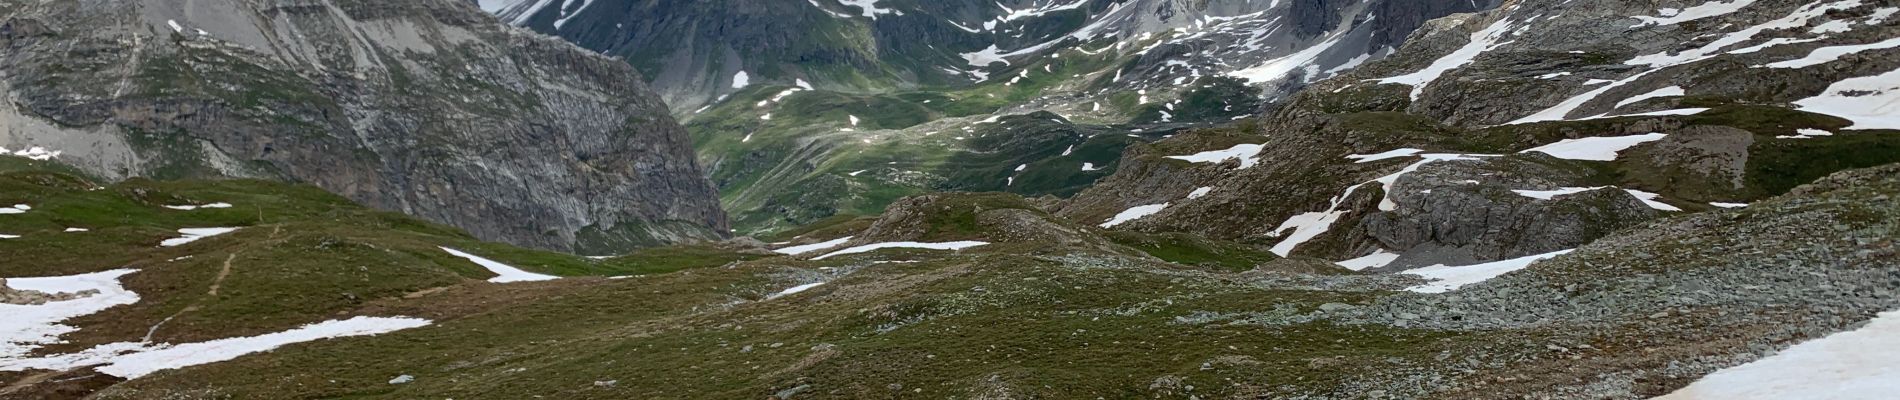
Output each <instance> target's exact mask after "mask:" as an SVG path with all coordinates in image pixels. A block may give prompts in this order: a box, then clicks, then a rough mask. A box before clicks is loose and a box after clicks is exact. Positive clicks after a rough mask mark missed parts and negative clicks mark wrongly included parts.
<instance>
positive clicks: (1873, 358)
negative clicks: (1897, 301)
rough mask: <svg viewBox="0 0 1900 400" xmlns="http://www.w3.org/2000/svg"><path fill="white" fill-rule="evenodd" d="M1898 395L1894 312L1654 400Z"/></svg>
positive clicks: (1898, 328)
mask: <svg viewBox="0 0 1900 400" xmlns="http://www.w3.org/2000/svg"><path fill="white" fill-rule="evenodd" d="M1895 393H1900V311H1888V312H1884V313H1880V314H1879V315H1877V316H1875V317H1874V319H1873V320H1872V321H1868V322H1867V325H1866V326H1863V327H1861V328H1860V329H1855V330H1852V331H1848V332H1841V333H1836V334H1832V335H1828V336H1827V337H1823V338H1820V339H1815V340H1810V341H1807V342H1804V343H1801V344H1797V345H1794V346H1793V347H1789V348H1787V349H1786V350H1782V351H1781V352H1780V353H1777V354H1775V355H1773V356H1769V357H1768V358H1763V359H1760V360H1755V362H1751V363H1747V364H1742V365H1740V366H1735V367H1730V368H1727V369H1723V370H1720V371H1715V373H1712V374H1709V375H1708V376H1704V377H1702V379H1700V380H1697V381H1695V383H1691V384H1689V386H1688V387H1684V388H1682V389H1678V390H1676V391H1675V392H1672V393H1669V394H1667V395H1664V396H1662V397H1657V398H1656V399H1657V400H1699V399H1722V400H1756V399H1761V400H1767V399H1802V398H1827V399H1835V400H1851V399H1866V400H1876V399H1891V398H1893V396H1894V394H1895Z"/></svg>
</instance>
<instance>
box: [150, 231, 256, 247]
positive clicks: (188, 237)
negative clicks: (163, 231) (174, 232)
mask: <svg viewBox="0 0 1900 400" xmlns="http://www.w3.org/2000/svg"><path fill="white" fill-rule="evenodd" d="M235 230H238V228H184V229H179V230H178V233H182V234H184V236H180V237H177V238H173V239H165V241H162V242H158V245H159V247H177V246H182V245H184V244H186V243H191V242H196V241H198V239H204V238H208V237H212V236H217V235H223V234H226V233H231V231H235Z"/></svg>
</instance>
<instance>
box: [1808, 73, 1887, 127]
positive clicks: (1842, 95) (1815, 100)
mask: <svg viewBox="0 0 1900 400" xmlns="http://www.w3.org/2000/svg"><path fill="white" fill-rule="evenodd" d="M1794 104H1795V106H1796V107H1799V108H1800V109H1801V110H1802V111H1807V112H1814V113H1820V114H1827V115H1832V116H1836V117H1841V118H1844V119H1847V120H1849V121H1853V122H1854V125H1853V126H1849V127H1847V129H1900V69H1895V70H1892V71H1887V72H1886V73H1883V74H1880V75H1874V76H1864V77H1858V78H1848V79H1843V80H1841V81H1840V82H1835V83H1834V84H1833V85H1830V86H1828V87H1827V91H1826V92H1823V93H1821V95H1819V96H1814V97H1809V98H1806V99H1801V100H1797V101H1795V102H1794Z"/></svg>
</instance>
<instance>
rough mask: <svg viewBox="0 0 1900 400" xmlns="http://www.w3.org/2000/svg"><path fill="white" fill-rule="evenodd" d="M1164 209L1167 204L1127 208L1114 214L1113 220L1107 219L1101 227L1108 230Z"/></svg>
mask: <svg viewBox="0 0 1900 400" xmlns="http://www.w3.org/2000/svg"><path fill="white" fill-rule="evenodd" d="M1166 208H1168V203H1161V204H1149V205H1145V206H1134V207H1129V208H1128V209H1126V210H1122V212H1120V213H1117V214H1115V217H1114V218H1109V219H1108V222H1103V223H1102V227H1103V228H1110V227H1114V226H1115V225H1121V224H1122V223H1125V222H1128V221H1134V220H1137V219H1141V218H1143V217H1147V216H1150V215H1154V214H1155V213H1158V212H1161V210H1163V209H1166Z"/></svg>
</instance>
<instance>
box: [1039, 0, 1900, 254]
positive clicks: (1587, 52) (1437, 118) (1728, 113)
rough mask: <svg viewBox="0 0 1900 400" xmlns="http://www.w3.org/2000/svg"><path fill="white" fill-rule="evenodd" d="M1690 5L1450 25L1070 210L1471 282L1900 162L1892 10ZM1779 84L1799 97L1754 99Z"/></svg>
mask: <svg viewBox="0 0 1900 400" xmlns="http://www.w3.org/2000/svg"><path fill="white" fill-rule="evenodd" d="M1697 4H1701V3H1697ZM1672 5H1673V4H1672ZM1679 6H1680V7H1675V8H1665V9H1664V10H1663V11H1657V10H1653V9H1651V8H1649V7H1648V6H1646V5H1641V4H1621V3H1606V2H1545V1H1520V2H1514V3H1510V4H1507V5H1505V6H1504V7H1502V8H1500V9H1498V10H1496V11H1490V12H1484V13H1476V14H1464V15H1458V16H1453V17H1448V18H1445V19H1440V20H1435V21H1433V22H1432V23H1430V24H1427V28H1425V29H1423V30H1421V31H1419V32H1418V33H1416V34H1414V35H1413V36H1412V38H1411V40H1409V41H1408V42H1407V44H1406V45H1405V46H1404V47H1402V48H1401V49H1400V50H1398V51H1397V52H1396V53H1395V54H1394V55H1393V56H1392V57H1388V58H1387V59H1385V60H1383V61H1377V62H1371V63H1368V64H1367V65H1365V66H1362V67H1360V68H1357V69H1355V70H1353V71H1351V72H1347V73H1345V74H1344V75H1343V76H1341V77H1340V78H1335V79H1330V80H1326V81H1323V82H1319V83H1316V84H1314V85H1313V86H1312V87H1310V88H1308V89H1307V90H1305V91H1303V92H1301V93H1299V94H1297V95H1295V96H1294V97H1293V98H1292V99H1291V100H1290V101H1288V102H1287V103H1286V104H1285V105H1283V106H1281V107H1279V109H1278V110H1276V111H1274V112H1272V113H1270V114H1267V115H1264V116H1263V117H1262V118H1261V121H1260V122H1259V124H1258V125H1257V126H1253V127H1240V128H1230V129H1219V130H1209V131H1205V132H1196V133H1191V134H1182V135H1177V136H1175V137H1174V138H1172V139H1170V140H1167V141H1162V142H1158V143H1155V144H1154V145H1152V146H1140V147H1136V148H1134V149H1133V150H1131V151H1130V152H1128V153H1127V154H1124V155H1123V157H1122V160H1121V169H1120V170H1118V171H1117V173H1116V174H1115V175H1114V176H1110V177H1108V178H1104V179H1103V181H1102V182H1101V183H1100V184H1097V185H1095V186H1093V187H1091V188H1090V189H1088V190H1086V191H1084V192H1083V193H1081V194H1079V195H1077V196H1076V197H1075V198H1073V199H1071V200H1070V201H1069V202H1068V204H1066V206H1065V207H1063V208H1062V210H1061V211H1060V212H1059V213H1060V214H1062V215H1064V216H1066V217H1069V218H1072V219H1076V220H1079V221H1107V220H1111V219H1112V218H1113V217H1114V216H1116V215H1117V214H1119V213H1123V212H1126V211H1127V210H1132V209H1135V208H1138V207H1142V206H1150V205H1157V204H1169V205H1168V206H1166V207H1165V208H1164V209H1160V210H1157V211H1155V212H1153V213H1151V214H1149V215H1143V217H1142V218H1139V219H1134V220H1131V221H1127V222H1125V223H1121V224H1118V225H1116V226H1115V227H1116V229H1128V230H1137V231H1152V232H1159V231H1186V232H1196V233H1201V234H1204V235H1208V236H1213V237H1222V238H1228V239H1232V240H1240V241H1246V242H1254V243H1260V244H1262V245H1269V246H1272V247H1273V248H1274V249H1275V251H1276V253H1279V254H1282V255H1286V254H1304V255H1309V256H1315V257H1321V258H1326V259H1331V260H1340V261H1343V260H1349V259H1360V260H1361V261H1366V262H1370V261H1374V260H1377V261H1378V263H1377V264H1378V265H1381V266H1383V265H1390V266H1392V267H1394V268H1403V267H1415V266H1427V265H1432V264H1439V263H1447V264H1453V265H1457V264H1470V263H1474V262H1486V261H1495V260H1502V259H1509V258H1515V257H1522V256H1527V255H1533V254H1541V253H1546V252H1550V251H1556V250H1563V249H1568V248H1575V247H1576V246H1578V245H1581V244H1583V243H1587V242H1590V241H1592V240H1594V239H1596V238H1598V237H1601V236H1603V235H1604V234H1607V233H1609V232H1613V231H1615V230H1617V229H1620V228H1624V227H1628V226H1632V225H1634V224H1637V223H1640V222H1643V221H1646V220H1649V219H1653V218H1656V217H1658V216H1661V215H1666V214H1670V213H1680V212H1694V211H1700V210H1708V209H1714V208H1724V207H1742V206H1744V205H1745V204H1748V203H1751V202H1753V201H1756V200H1759V199H1762V198H1766V197H1769V196H1773V195H1777V194H1781V193H1785V192H1786V191H1788V190H1790V189H1792V188H1793V187H1794V186H1795V185H1799V184H1801V183H1805V182H1808V181H1811V180H1813V179H1816V178H1819V177H1820V176H1822V175H1825V174H1828V173H1831V172H1833V171H1838V170H1841V169H1847V168H1859V167H1870V166H1875V165H1881V164H1885V163H1891V162H1896V161H1900V153H1896V152H1893V151H1891V150H1893V149H1895V148H1896V145H1900V142H1896V141H1897V140H1900V135H1896V134H1897V133H1900V132H1896V131H1894V130H1893V129H1894V128H1897V127H1896V126H1894V125H1892V123H1891V120H1890V118H1888V117H1885V116H1884V113H1883V112H1882V111H1880V107H1883V106H1882V104H1885V103H1886V102H1890V101H1891V94H1892V93H1894V92H1892V90H1893V89H1892V88H1891V87H1890V86H1892V85H1893V83H1892V81H1891V79H1890V78H1888V76H1889V75H1892V74H1891V71H1890V70H1892V69H1893V68H1895V67H1896V66H1900V65H1895V64H1893V63H1892V62H1890V61H1891V60H1893V59H1894V57H1891V56H1892V55H1894V54H1900V53H1895V51H1896V50H1894V48H1895V43H1896V41H1895V39H1894V38H1895V37H1896V36H1900V30H1896V28H1894V25H1893V23H1892V21H1889V20H1888V18H1887V17H1888V16H1890V15H1891V14H1892V13H1893V10H1895V7H1893V6H1892V5H1882V4H1872V3H1863V2H1856V1H1842V2H1821V3H1813V2H1798V1H1785V2H1777V1H1741V2H1711V3H1707V4H1701V5H1695V4H1681V5H1679ZM1689 6H1696V7H1699V8H1693V7H1689ZM1678 8H1680V9H1688V10H1695V11H1693V12H1691V11H1680V10H1678ZM1674 13H1680V14H1676V15H1677V16H1673V17H1671V16H1668V15H1663V16H1658V15H1659V14H1674ZM1532 21H1535V22H1534V23H1533V22H1532ZM1630 37H1642V38H1644V39H1643V40H1640V41H1634V42H1632V41H1631V40H1629V39H1628V38H1630ZM1882 71H1888V72H1885V73H1883V72H1882ZM1764 74H1766V75H1767V76H1773V77H1774V78H1772V79H1773V80H1774V81H1775V82H1782V83H1780V84H1777V85H1772V86H1762V85H1757V84H1752V82H1759V81H1758V79H1762V76H1763V75H1764ZM1197 156H1198V157H1197ZM1222 160H1227V161H1224V162H1223V161H1222ZM1200 188H1206V189H1205V190H1206V191H1205V192H1204V195H1202V196H1194V198H1189V199H1184V198H1185V197H1189V195H1190V194H1191V193H1190V192H1193V191H1196V190H1199V189H1200ZM1617 189H1622V190H1617ZM1393 255H1396V256H1393ZM1361 257H1372V258H1364V259H1362V258H1361Z"/></svg>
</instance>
